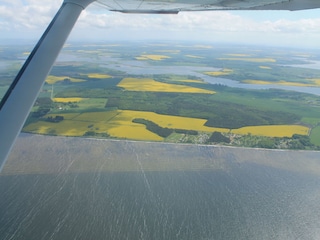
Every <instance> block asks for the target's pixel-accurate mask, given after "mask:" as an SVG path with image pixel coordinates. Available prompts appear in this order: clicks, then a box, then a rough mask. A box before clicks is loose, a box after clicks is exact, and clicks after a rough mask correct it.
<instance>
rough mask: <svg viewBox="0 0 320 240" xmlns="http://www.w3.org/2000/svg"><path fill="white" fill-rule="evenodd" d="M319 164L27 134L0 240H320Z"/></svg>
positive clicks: (280, 156)
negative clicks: (319, 205)
mask: <svg viewBox="0 0 320 240" xmlns="http://www.w3.org/2000/svg"><path fill="white" fill-rule="evenodd" d="M35 143H37V145H35ZM34 146H37V149H36V150H35V149H34ZM319 156H320V153H319V152H302V151H297V152H290V151H271V150H252V149H241V148H225V147H215V146H196V145H175V144H163V143H144V142H128V141H112V140H89V139H81V138H63V137H46V136H35V135H24V136H23V137H21V138H20V139H19V140H18V142H17V145H16V147H15V148H14V150H13V153H12V154H11V156H10V159H9V162H8V163H7V164H6V166H5V168H4V171H3V173H2V175H1V176H0V192H1V197H0V238H1V239H5V240H6V239H59V240H64V239H68V240H69V239H97V240H98V239H319V237H320V222H319V218H320V209H319V207H318V203H319V200H320V188H319V184H320V174H319V173H320V164H319V160H318V159H320V158H319Z"/></svg>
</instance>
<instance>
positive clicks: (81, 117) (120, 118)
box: [24, 110, 309, 141]
mask: <svg viewBox="0 0 320 240" xmlns="http://www.w3.org/2000/svg"><path fill="white" fill-rule="evenodd" d="M59 116H62V117H63V118H64V120H63V121H61V122H47V121H39V122H37V123H33V124H29V125H28V126H27V127H25V129H24V130H25V131H26V132H32V133H41V134H57V135H63V136H83V135H86V134H87V132H88V131H91V132H92V134H93V133H98V134H108V135H109V136H111V137H115V138H125V139H136V140H153V141H161V140H164V138H162V137H160V136H158V135H157V134H155V133H152V132H151V131H149V130H147V129H146V127H145V126H144V125H142V124H138V123H134V122H133V121H134V119H145V120H148V121H151V122H153V123H155V124H157V125H159V126H160V127H162V128H170V129H180V130H194V131H199V132H209V133H213V132H224V133H228V132H230V133H234V134H243V135H245V134H252V135H260V136H269V137H291V136H292V135H294V134H300V135H308V132H309V128H308V127H305V126H299V125H273V126H251V127H243V128H239V129H226V128H214V127H207V126H205V123H206V120H205V119H197V118H186V117H177V116H168V115H161V114H156V113H153V112H142V111H128V110H121V111H120V110H116V111H110V112H90V113H79V114H75V113H66V114H60V115H59ZM50 117H52V118H54V117H55V115H54V114H49V115H46V116H44V119H46V118H50Z"/></svg>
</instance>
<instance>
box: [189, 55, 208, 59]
mask: <svg viewBox="0 0 320 240" xmlns="http://www.w3.org/2000/svg"><path fill="white" fill-rule="evenodd" d="M185 56H186V57H189V58H204V57H201V56H195V55H185Z"/></svg>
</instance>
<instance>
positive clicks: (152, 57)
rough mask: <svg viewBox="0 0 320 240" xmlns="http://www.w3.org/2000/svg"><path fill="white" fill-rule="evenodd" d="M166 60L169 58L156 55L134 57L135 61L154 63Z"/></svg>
mask: <svg viewBox="0 0 320 240" xmlns="http://www.w3.org/2000/svg"><path fill="white" fill-rule="evenodd" d="M166 58H170V57H169V56H165V55H156V54H142V55H140V56H139V57H136V59H137V60H154V61H160V60H163V59H166Z"/></svg>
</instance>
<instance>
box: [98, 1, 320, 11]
mask: <svg viewBox="0 0 320 240" xmlns="http://www.w3.org/2000/svg"><path fill="white" fill-rule="evenodd" d="M97 3H98V4H100V5H103V6H105V7H107V8H108V9H109V10H111V11H117V12H124V13H178V12H180V11H222V10H290V11H295V10H304V9H312V8H319V7H320V1H319V0H97Z"/></svg>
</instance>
